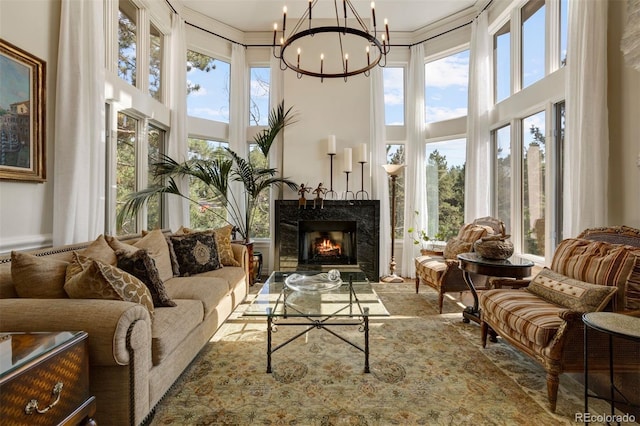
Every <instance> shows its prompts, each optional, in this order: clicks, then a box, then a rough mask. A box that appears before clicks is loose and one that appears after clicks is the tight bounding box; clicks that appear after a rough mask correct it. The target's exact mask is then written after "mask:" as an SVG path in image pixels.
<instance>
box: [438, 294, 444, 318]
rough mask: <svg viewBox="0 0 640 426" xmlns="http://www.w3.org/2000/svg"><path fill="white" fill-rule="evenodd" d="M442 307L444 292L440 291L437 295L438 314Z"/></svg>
mask: <svg viewBox="0 0 640 426" xmlns="http://www.w3.org/2000/svg"><path fill="white" fill-rule="evenodd" d="M442 305H444V292H443V291H440V292H439V293H438V309H439V313H440V314H442Z"/></svg>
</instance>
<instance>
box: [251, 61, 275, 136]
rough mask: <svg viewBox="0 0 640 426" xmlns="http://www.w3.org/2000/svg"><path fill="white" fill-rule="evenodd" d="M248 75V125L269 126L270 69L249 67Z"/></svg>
mask: <svg viewBox="0 0 640 426" xmlns="http://www.w3.org/2000/svg"><path fill="white" fill-rule="evenodd" d="M250 74H251V81H250V84H251V86H250V88H249V125H250V126H266V125H268V124H269V93H270V83H271V68H269V67H251V69H250Z"/></svg>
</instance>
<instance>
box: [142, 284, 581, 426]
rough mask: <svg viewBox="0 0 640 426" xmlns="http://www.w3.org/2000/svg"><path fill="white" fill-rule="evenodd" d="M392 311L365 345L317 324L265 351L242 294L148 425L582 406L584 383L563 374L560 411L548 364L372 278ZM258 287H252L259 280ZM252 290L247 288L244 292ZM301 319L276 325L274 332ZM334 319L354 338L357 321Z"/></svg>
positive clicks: (400, 418)
mask: <svg viewBox="0 0 640 426" xmlns="http://www.w3.org/2000/svg"><path fill="white" fill-rule="evenodd" d="M373 286H374V289H375V290H376V292H377V293H378V294H379V295H380V297H381V299H382V300H383V302H384V304H385V306H386V308H387V310H388V311H389V312H390V314H391V316H390V317H388V318H385V319H375V320H372V324H371V332H370V342H371V356H370V363H371V373H369V374H365V373H364V372H363V366H364V356H363V354H362V353H361V352H359V351H358V350H356V349H355V348H353V347H351V346H350V345H347V344H346V343H344V342H342V341H341V340H339V339H337V338H336V337H334V336H332V335H331V334H329V333H327V332H325V331H323V330H315V329H314V330H312V331H311V332H309V333H307V334H306V335H305V336H303V337H302V338H300V339H298V340H296V341H294V342H293V343H291V344H290V345H288V346H286V347H284V348H282V349H280V350H279V351H277V352H275V353H274V354H273V361H272V365H273V372H272V374H267V373H266V325H265V322H264V321H260V320H256V319H253V320H246V319H244V318H242V316H241V312H242V310H243V309H244V308H246V304H245V305H242V306H240V307H239V308H238V309H237V310H236V312H234V314H233V315H232V317H231V318H230V319H229V320H228V321H227V322H226V323H225V324H224V325H223V327H221V328H220V330H218V332H217V333H216V334H215V336H214V337H213V338H212V339H211V342H210V343H209V344H208V345H207V346H206V347H205V348H204V349H203V350H202V352H201V353H200V354H199V356H198V357H197V358H196V359H195V360H194V362H193V363H192V364H191V366H190V367H189V368H188V369H187V370H185V372H184V373H183V375H182V376H181V377H180V379H178V381H177V382H176V384H175V385H174V386H173V388H172V389H171V390H170V391H169V392H168V394H167V395H166V397H165V398H164V399H163V400H162V401H161V402H160V404H159V405H158V406H157V408H156V411H155V414H154V416H153V418H152V419H151V420H150V422H149V423H150V424H151V425H167V424H172V425H176V424H178V425H187V424H188V425H252V424H256V425H342V424H345V425H528V424H531V425H559V424H567V425H569V424H575V415H576V413H581V412H583V411H584V407H583V400H582V387H581V385H579V384H578V383H577V382H575V381H574V380H572V379H571V378H570V377H568V378H567V377H564V376H563V377H561V384H560V391H559V395H558V407H557V410H556V413H551V412H550V411H549V410H548V408H547V400H546V387H545V372H544V370H543V369H542V368H541V367H539V366H538V365H536V364H535V363H533V362H532V361H530V360H529V359H527V358H526V357H524V356H522V355H521V354H520V353H519V352H518V351H517V350H515V349H514V348H512V347H510V346H509V345H507V344H506V343H503V342H498V343H493V344H490V345H489V346H488V348H487V349H482V348H481V346H480V330H479V326H478V325H477V324H473V323H472V324H464V323H463V322H462V321H461V314H460V312H461V308H460V306H458V304H457V303H455V301H452V300H447V301H446V303H445V312H444V313H443V314H441V315H439V314H438V313H437V294H436V293H435V292H433V291H431V290H428V289H427V290H422V289H421V292H420V294H416V293H415V287H414V286H413V284H412V283H407V284H373ZM255 290H256V289H254V292H255ZM250 297H251V296H250ZM297 331H299V330H295V327H280V328H279V329H278V331H277V332H276V333H274V344H278V343H280V342H282V341H285V340H286V339H287V338H288V337H290V336H291V335H293V333H296V332H297ZM336 331H338V332H340V333H341V334H343V335H345V336H346V337H348V338H349V339H353V340H354V341H357V342H362V333H361V332H359V331H358V330H357V329H356V328H355V327H353V328H351V327H348V328H346V327H341V328H340V329H336Z"/></svg>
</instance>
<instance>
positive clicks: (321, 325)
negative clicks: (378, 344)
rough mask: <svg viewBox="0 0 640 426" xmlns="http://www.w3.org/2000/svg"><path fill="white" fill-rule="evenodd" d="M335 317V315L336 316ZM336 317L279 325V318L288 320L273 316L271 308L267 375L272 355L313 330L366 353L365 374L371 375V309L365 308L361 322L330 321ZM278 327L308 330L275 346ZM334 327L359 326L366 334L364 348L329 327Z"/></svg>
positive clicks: (284, 317) (268, 310)
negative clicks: (273, 337)
mask: <svg viewBox="0 0 640 426" xmlns="http://www.w3.org/2000/svg"><path fill="white" fill-rule="evenodd" d="M334 315H335V314H334ZM334 315H327V316H326V317H324V318H321V319H317V317H314V318H312V317H307V316H296V318H304V319H306V320H307V321H305V322H289V321H287V322H281V323H279V322H278V321H277V320H278V318H279V317H282V318H283V319H286V318H287V317H286V316H282V315H277V316H276V315H273V313H272V310H271V308H267V373H271V354H273V353H274V352H276V351H277V350H279V349H281V348H283V347H285V346H287V345H288V344H289V343H291V342H293V341H294V340H296V339H298V338H299V337H301V336H304V335H305V334H307V333H308V332H309V331H311V330H313V329H322V330H325V331H327V332H329V333H331V334H332V335H334V336H336V337H337V338H338V339H340V340H342V341H343V342H346V343H348V344H350V345H351V346H353V347H354V348H356V349H357V350H359V351H360V352H364V372H365V373H370V369H369V308H367V307H364V308H363V312H362V315H361V316H360V317H359V318H360V319H359V320H353V321H337V322H336V321H330V320H331V319H333V318H334ZM278 326H282V327H284V326H305V327H306V328H305V329H304V330H303V331H301V332H300V333H298V334H296V335H295V336H293V337H291V338H290V339H288V340H286V341H285V342H283V343H281V344H279V345H277V346H275V347H274V346H273V341H272V335H273V333H275V332H277V329H278ZM330 326H331V327H333V326H359V331H361V332H363V333H364V348H362V347H361V346H359V345H357V344H356V343H354V342H352V341H350V340H349V339H347V338H346V337H344V336H341V335H339V334H338V333H336V332H335V331H333V330H331V329H330V328H329V327H330Z"/></svg>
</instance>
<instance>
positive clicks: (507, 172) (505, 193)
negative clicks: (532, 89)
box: [493, 126, 513, 233]
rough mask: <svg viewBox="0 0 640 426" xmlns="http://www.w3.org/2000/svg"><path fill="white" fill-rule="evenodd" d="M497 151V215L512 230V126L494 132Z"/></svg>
mask: <svg viewBox="0 0 640 426" xmlns="http://www.w3.org/2000/svg"><path fill="white" fill-rule="evenodd" d="M493 137H494V143H495V153H496V163H495V164H496V176H495V181H496V187H495V197H496V204H497V205H496V217H497V218H498V219H500V220H501V221H503V222H504V224H505V227H506V229H507V233H510V232H511V182H512V179H513V170H512V168H511V126H504V127H501V128H499V129H498V130H496V131H495V132H494V133H493Z"/></svg>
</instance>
